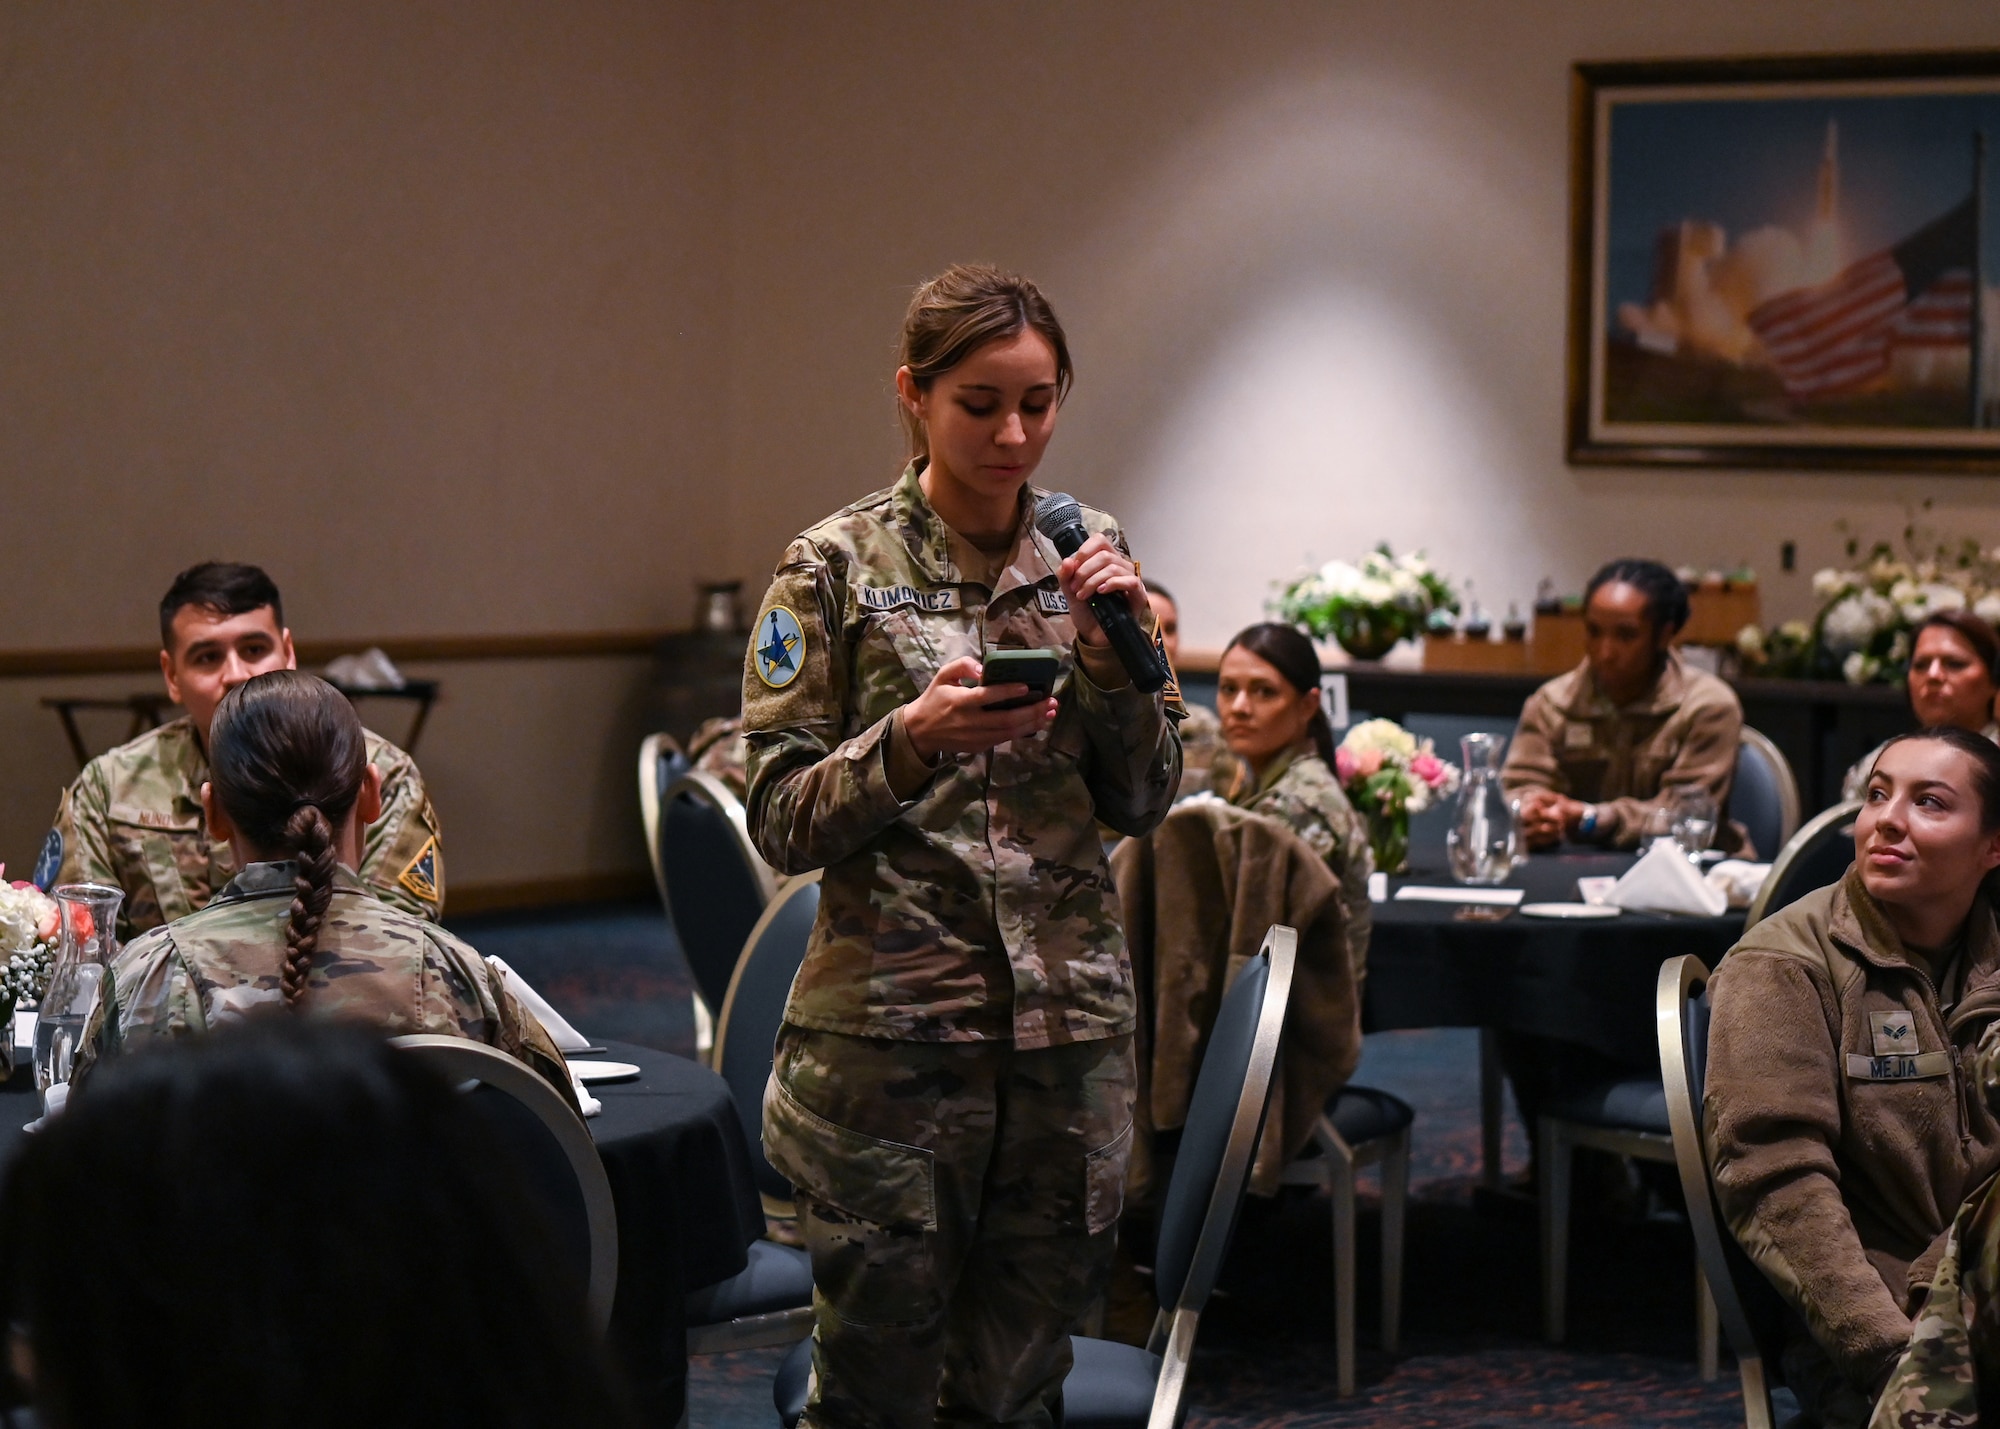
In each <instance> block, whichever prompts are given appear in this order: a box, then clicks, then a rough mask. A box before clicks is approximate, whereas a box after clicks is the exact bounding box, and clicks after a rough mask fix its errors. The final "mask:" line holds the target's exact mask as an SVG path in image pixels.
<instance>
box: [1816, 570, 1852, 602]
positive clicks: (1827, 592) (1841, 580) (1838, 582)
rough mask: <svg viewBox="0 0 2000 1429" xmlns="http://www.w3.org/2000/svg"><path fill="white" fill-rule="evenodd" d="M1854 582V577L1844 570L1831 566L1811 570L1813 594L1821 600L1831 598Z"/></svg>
mask: <svg viewBox="0 0 2000 1429" xmlns="http://www.w3.org/2000/svg"><path fill="white" fill-rule="evenodd" d="M1853 584H1854V577H1853V576H1852V575H1850V574H1849V573H1848V572H1846V571H1837V570H1835V569H1834V568H1833V567H1832V566H1828V567H1827V568H1826V569H1825V570H1822V571H1815V572H1813V594H1814V595H1815V596H1817V597H1818V598H1819V599H1821V600H1832V599H1833V598H1834V597H1835V596H1837V595H1839V594H1840V593H1841V592H1842V591H1844V590H1846V589H1847V588H1848V587H1849V586H1851V585H1853Z"/></svg>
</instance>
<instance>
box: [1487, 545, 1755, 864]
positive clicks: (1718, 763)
mask: <svg viewBox="0 0 2000 1429" xmlns="http://www.w3.org/2000/svg"><path fill="white" fill-rule="evenodd" d="M1583 619H1584V638H1585V651H1586V653H1585V655H1584V659H1583V663H1582V664H1580V665H1578V666H1577V667H1576V668H1575V669H1574V670H1571V671H1570V672H1569V673H1568V674H1566V675H1558V676H1556V678H1555V679H1553V680H1550V681H1549V682H1548V683H1547V684H1545V685H1543V686H1542V687H1541V688H1540V689H1539V690H1536V691H1535V693H1534V694H1532V695H1530V696H1529V697H1528V703H1527V705H1526V707H1525V708H1523V709H1522V711H1521V724H1520V728H1519V729H1518V730H1517V731H1516V733H1515V735H1514V742H1513V744H1512V745H1511V746H1509V748H1508V750H1507V764H1506V767H1505V768H1504V769H1502V770H1501V772H1500V782H1501V783H1502V785H1504V786H1505V788H1506V790H1507V793H1508V794H1509V795H1510V796H1518V797H1519V799H1520V802H1521V831H1522V832H1523V833H1524V834H1526V835H1527V839H1528V843H1529V846H1530V847H1533V848H1538V849H1539V848H1551V847H1553V846H1554V845H1556V844H1558V843H1560V842H1562V841H1563V840H1564V839H1570V840H1573V841H1575V842H1578V843H1590V844H1602V845H1607V846H1609V847H1611V848H1637V847H1638V845H1639V842H1640V840H1641V839H1642V838H1643V837H1644V836H1645V834H1646V831H1647V828H1648V826H1649V824H1651V823H1652V821H1653V816H1654V814H1655V813H1656V812H1657V811H1659V810H1662V809H1664V808H1665V807H1667V806H1668V805H1669V804H1670V803H1671V802H1672V800H1673V798H1674V796H1675V794H1676V793H1677V792H1678V791H1679V790H1681V789H1684V788H1685V789H1699V790H1701V791H1702V792H1704V793H1706V794H1707V795H1708V796H1709V797H1710V798H1712V799H1714V800H1715V806H1716V808H1717V809H1718V810H1720V809H1722V808H1723V807H1725V806H1726V805H1727V804H1728V802H1729V787H1730V785H1731V784H1732V783H1734V782H1735V778H1736V746H1737V743H1738V740H1739V738H1740V737H1741V735H1742V732H1743V706H1742V705H1741V704H1740V703H1739V702H1738V701H1737V698H1736V692H1735V691H1734V690H1732V689H1730V688H1729V686H1728V685H1727V684H1725V683H1723V682H1722V681H1721V680H1719V679H1717V678H1716V677H1715V676H1713V675H1710V674H1706V673H1704V672H1703V671H1700V670H1695V669H1692V668H1690V667H1689V666H1688V665H1687V664H1686V663H1685V662H1683V661H1682V659H1681V657H1680V655H1679V653H1678V652H1677V651H1675V649H1674V646H1673V640H1674V636H1675V635H1677V634H1679V633H1680V629H1681V627H1682V626H1684V625H1686V624H1687V620H1688V598H1687V590H1686V588H1685V587H1684V586H1682V584H1681V581H1680V577H1679V576H1676V575H1675V574H1674V573H1673V572H1672V571H1670V570H1668V569H1667V568H1666V567H1665V566H1663V565H1661V564H1660V563H1659V562H1658V561H1635V560H1623V561H1613V562H1612V563H1611V564H1610V565H1608V566H1606V567H1604V569H1602V570H1600V571H1599V572H1598V573H1597V574H1596V575H1594V576H1592V577H1591V578H1590V584H1589V585H1588V586H1586V587H1585V588H1584V598H1583ZM1716 844H1717V846H1718V847H1720V848H1723V849H1725V850H1727V851H1729V852H1731V853H1736V854H1740V855H1742V856H1744V857H1749V856H1750V854H1751V851H1750V850H1748V849H1747V848H1746V847H1745V835H1744V830H1743V828H1742V826H1741V825H1727V824H1725V825H1723V826H1722V827H1721V828H1719V829H1718V830H1717V832H1716ZM1755 852H1756V853H1758V854H1761V855H1763V856H1764V857H1767V858H1768V857H1770V856H1772V855H1774V854H1775V853H1777V850H1776V849H1758V850H1755Z"/></svg>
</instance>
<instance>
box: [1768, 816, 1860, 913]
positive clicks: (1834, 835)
mask: <svg viewBox="0 0 2000 1429" xmlns="http://www.w3.org/2000/svg"><path fill="white" fill-rule="evenodd" d="M1860 810H1861V805H1860V804H1858V803H1847V804H1835V805H1834V806H1833V807H1832V808H1831V809H1827V810H1825V811H1824V812H1822V813H1818V814H1815V815H1813V817H1812V818H1810V819H1808V820H1807V821H1806V823H1805V827H1803V828H1801V829H1800V830H1799V831H1798V832H1797V833H1795V834H1793V835H1792V836H1791V838H1790V839H1788V840H1787V841H1786V843H1785V846H1784V847H1783V848H1782V849H1780V850H1779V851H1778V857H1777V858H1776V859H1775V860H1774V861H1773V862H1772V864H1771V871H1770V872H1769V873H1768V874H1766V875H1765V876H1764V886H1763V887H1761V888H1759V889H1758V890H1757V896H1756V897H1755V898H1753V899H1752V900H1751V901H1750V911H1749V913H1748V915H1746V917H1745V919H1744V926H1745V927H1749V926H1751V925H1752V924H1755V923H1757V922H1759V921H1761V920H1762V919H1764V918H1767V917H1769V916H1770V915H1771V914H1773V913H1775V912H1777V911H1778V910H1779V909H1780V908H1783V907H1786V906H1787V905H1789V904H1792V903H1796V902H1797V901H1798V900H1799V899H1801V898H1803V897H1804V896H1805V895H1806V894H1808V893H1810V892H1812V891H1813V890H1814V889H1815V888H1825V887H1826V886H1827V885H1828V884H1832V883H1838V882H1840V880H1841V879H1842V878H1843V877H1844V876H1845V875H1846V873H1847V870H1848V867H1849V866H1850V865H1851V864H1852V863H1853V862H1854V816H1855V814H1857V813H1859V812H1860Z"/></svg>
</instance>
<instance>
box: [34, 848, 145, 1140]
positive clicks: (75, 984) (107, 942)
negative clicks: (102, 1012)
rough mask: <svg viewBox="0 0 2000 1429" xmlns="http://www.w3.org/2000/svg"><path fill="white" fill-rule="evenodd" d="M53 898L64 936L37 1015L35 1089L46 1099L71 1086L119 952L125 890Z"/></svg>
mask: <svg viewBox="0 0 2000 1429" xmlns="http://www.w3.org/2000/svg"><path fill="white" fill-rule="evenodd" d="M55 898H56V907H57V908H58V909H60V910H61V912H62V937H61V940H60V941H59V942H58V943H57V944H56V959H55V966H54V967H53V968H52V969H50V971H49V986H48V991H46V992H44V993H43V994H42V1000H41V1005H40V1006H39V1007H38V1008H37V1009H36V1011H35V1090H36V1091H38V1092H40V1093H42V1095H43V1098H44V1100H47V1099H48V1091H49V1088H50V1087H55V1086H62V1085H64V1084H66V1083H67V1082H68V1081H69V1074H70V1068H71V1067H72V1066H73V1065H74V1064H75V1061H76V1049H77V1045H78V1044H79V1043H80V1042H81V1041H82V1040H83V1028H84V1024H85V1023H86V1022H88V1021H89V1020H90V1013H91V1009H93V1008H94V1007H96V1006H97V993H98V989H99V988H100V987H102V986H103V984H104V970H105V968H106V967H107V966H109V965H110V962H111V959H112V957H113V956H114V955H115V954H116V953H117V951H118V940H117V928H118V905H119V904H120V903H122V902H124V901H125V895H124V893H123V892H122V891H120V890H119V889H116V888H111V887H108V886H106V885H105V884H102V883H65V884H62V885H60V886H58V887H57V889H56V890H55Z"/></svg>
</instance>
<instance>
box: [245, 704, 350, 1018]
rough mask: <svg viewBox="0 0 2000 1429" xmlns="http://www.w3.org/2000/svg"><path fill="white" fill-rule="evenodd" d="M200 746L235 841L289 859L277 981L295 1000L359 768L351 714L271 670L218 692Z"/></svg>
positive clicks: (290, 1002) (328, 894)
mask: <svg viewBox="0 0 2000 1429" xmlns="http://www.w3.org/2000/svg"><path fill="white" fill-rule="evenodd" d="M208 745H209V748H208V763H209V780H210V782H211V783H212V784H213V785H214V787H215V798H216V802H217V803H219V804H221V805H222V810H223V812H224V813H225V814H227V815H228V816H229V821H230V822H231V823H232V824H234V825H235V826H236V830H237V832H238V833H239V834H241V835H242V837H243V840H244V842H245V843H247V844H248V845H249V846H250V847H252V848H254V849H256V850H257V851H258V852H260V853H268V854H271V855H273V856H278V857H287V858H294V859H297V860H298V865H299V872H298V877H297V879H296V881H295V883H294V885H293V886H294V890H295V896H294V897H293V899H292V916H291V922H290V924H289V925H288V926H287V927H286V929H285V967H284V976H283V983H282V985H283V988H284V993H285V1003H286V1005H287V1006H296V1005H297V1004H298V1000H299V995H300V994H301V993H303V992H304V991H305V986H306V978H307V977H308V975H309V974H310V973H311V972H312V963H313V953H314V952H315V951H316V950H317V949H318V947H319V930H320V923H321V922H322V921H323V920H324V919H325V917H326V909H327V903H328V902H329V900H331V898H332V897H333V869H334V865H335V863H336V862H337V861H338V860H337V859H336V857H335V854H334V846H333V844H334V837H335V834H336V832H337V831H338V830H339V828H340V826H341V825H342V824H344V823H345V822H347V817H348V815H349V814H350V813H352V812H353V810H354V801H355V799H356V798H358V797H359V796H360V793H361V781H362V779H363V777H364V776H365V774H366V773H367V769H368V746H367V741H366V737H365V736H364V735H363V734H362V731H361V721H360V719H359V718H358V717H357V716H356V715H355V713H354V706H353V705H351V704H349V703H348V701H347V697H346V696H345V695H343V694H341V693H340V692H339V691H338V690H336V689H334V687H333V686H331V685H329V684H328V683H327V682H326V681H324V680H322V679H320V678H319V677H318V676H316V675H307V674H303V673H301V672H299V671H297V670H273V671H272V672H271V673H269V674H267V675H259V676H257V677H256V678H255V679H253V680H248V681H246V682H245V683H243V684H241V685H238V686H237V687H236V688H235V689H233V690H231V691H230V692H229V693H228V694H227V695H225V696H223V700H222V703H221V705H219V706H218V707H217V708H216V711H215V722H214V724H213V725H212V726H211V727H210V729H209V736H208Z"/></svg>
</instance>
